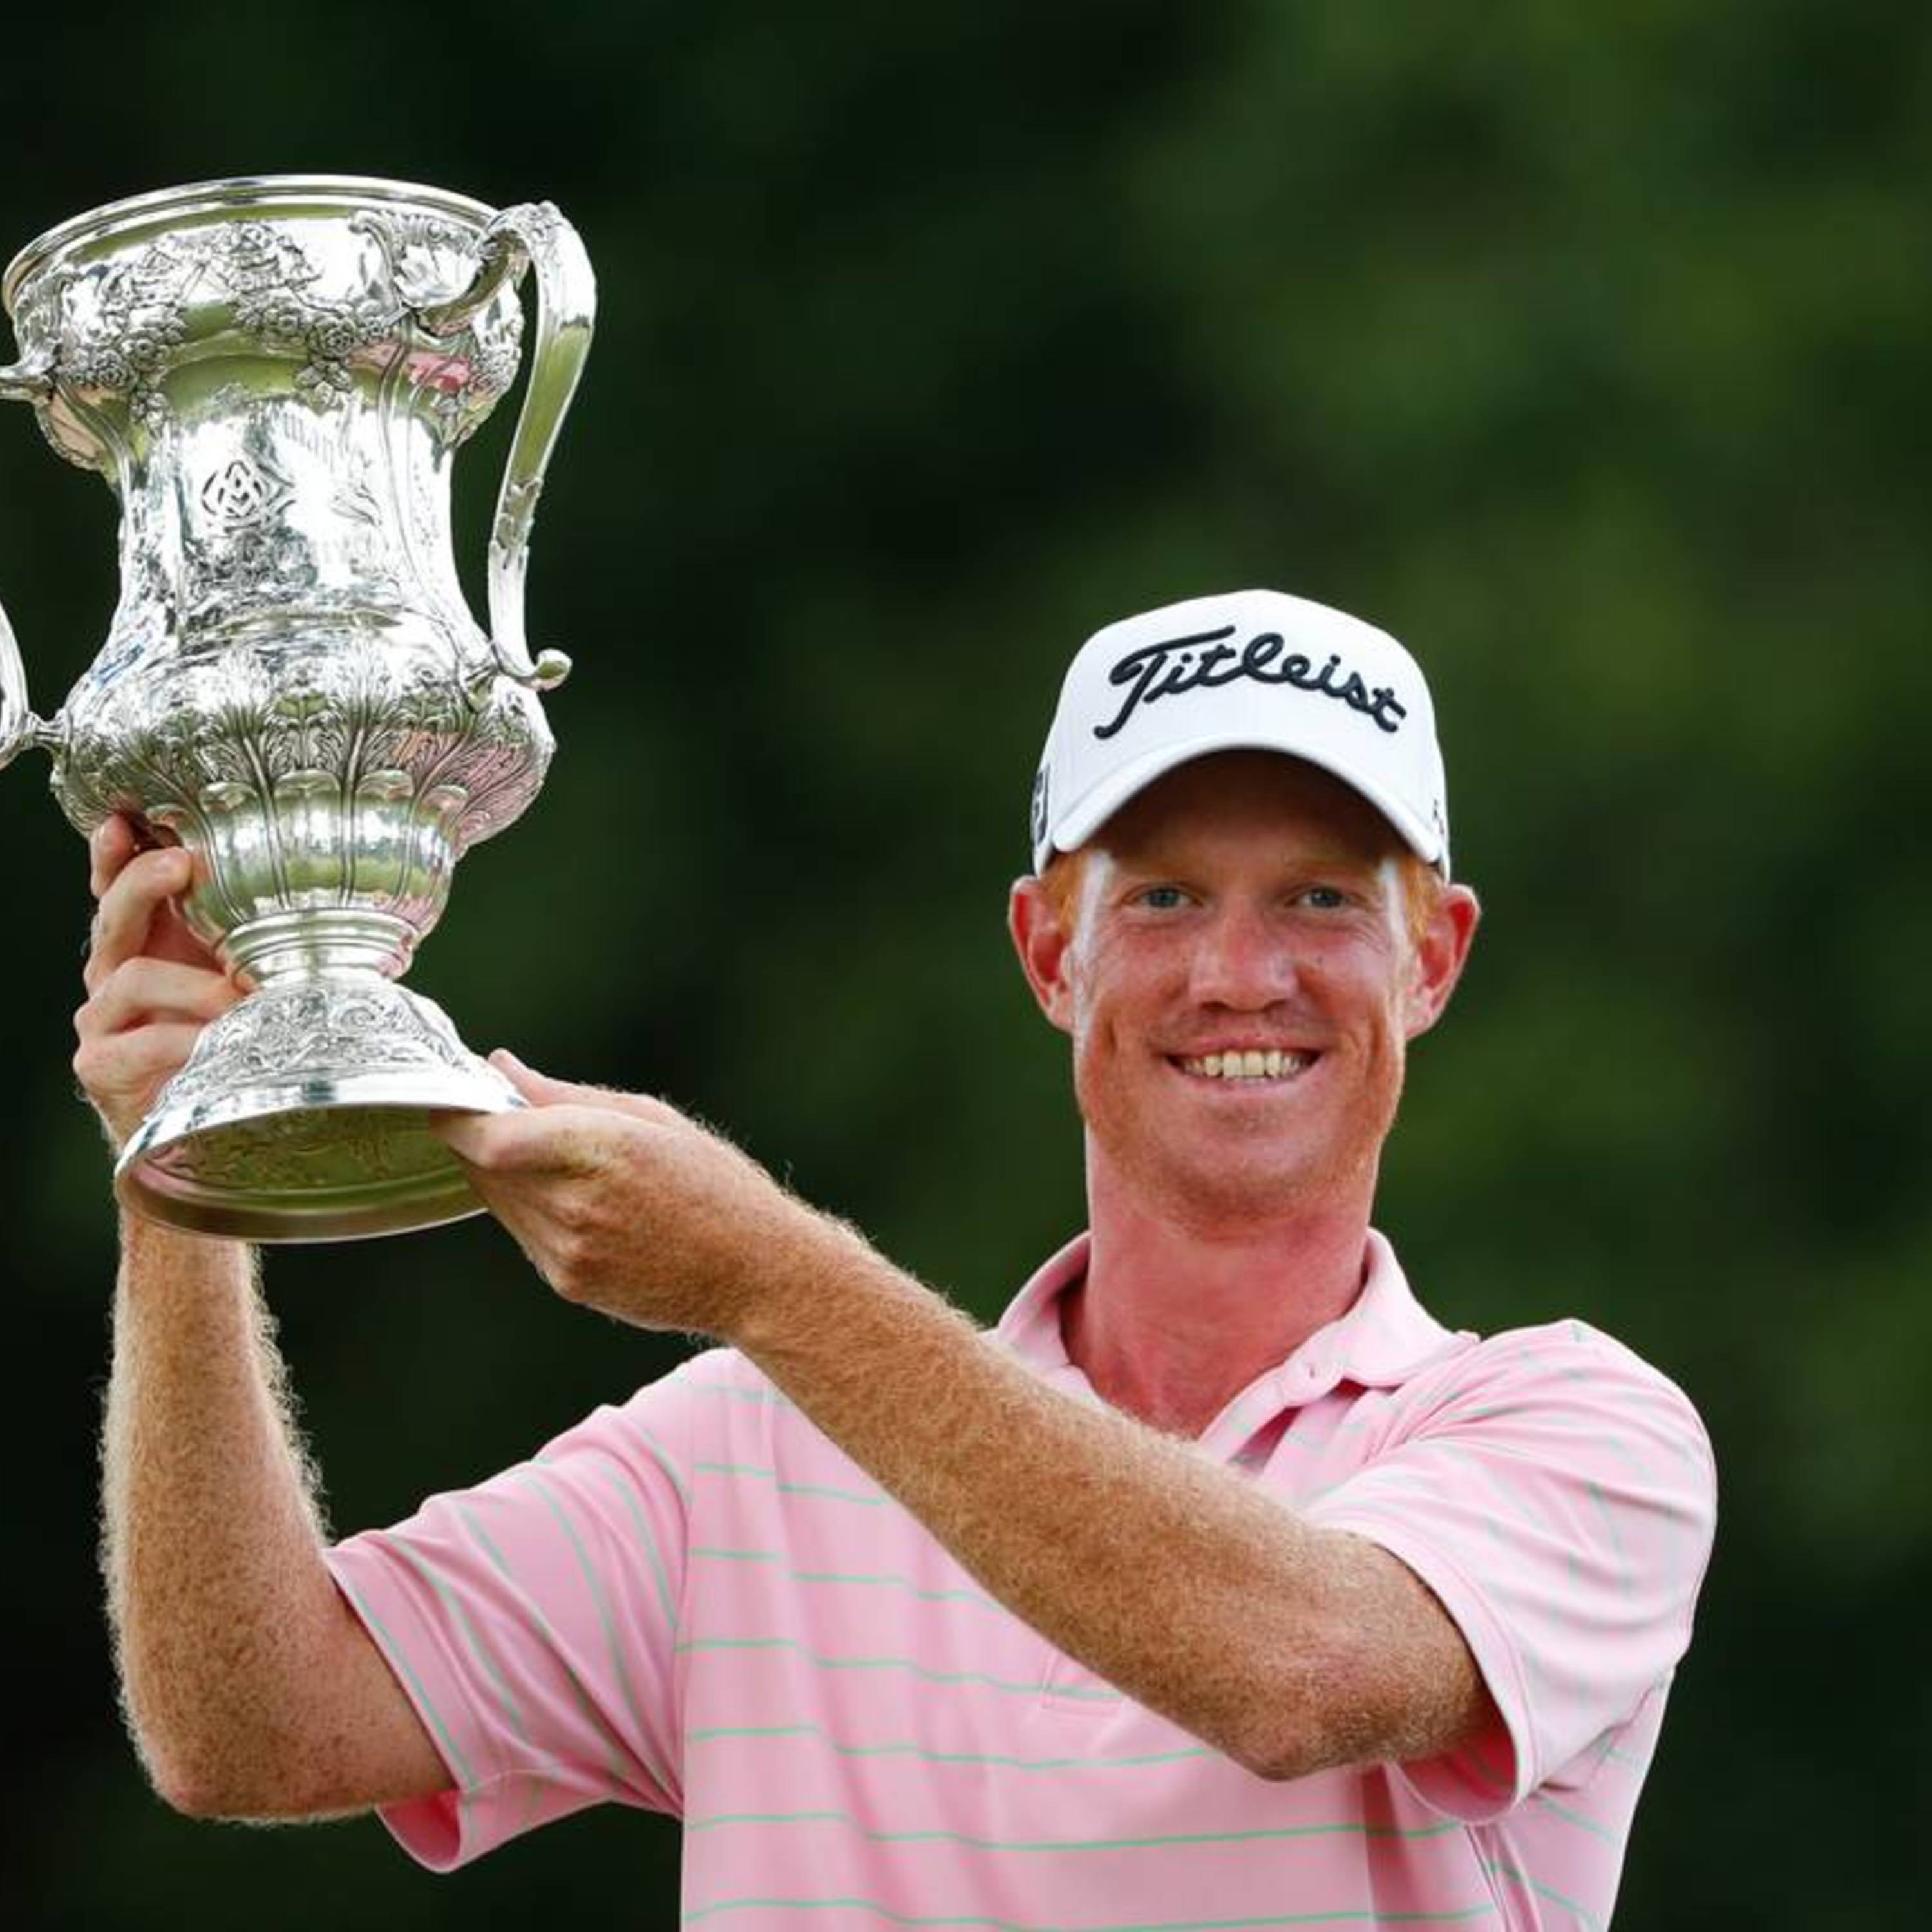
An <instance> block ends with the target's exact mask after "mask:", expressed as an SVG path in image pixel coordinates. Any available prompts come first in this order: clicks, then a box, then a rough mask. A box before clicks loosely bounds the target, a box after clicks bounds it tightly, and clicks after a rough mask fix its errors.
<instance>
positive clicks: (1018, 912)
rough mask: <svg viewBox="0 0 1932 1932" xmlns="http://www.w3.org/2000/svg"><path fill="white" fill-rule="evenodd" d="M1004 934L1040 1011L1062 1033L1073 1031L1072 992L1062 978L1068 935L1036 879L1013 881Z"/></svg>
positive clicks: (1064, 975) (1067, 947)
mask: <svg viewBox="0 0 1932 1932" xmlns="http://www.w3.org/2000/svg"><path fill="white" fill-rule="evenodd" d="M1007 931H1008V932H1010V933H1011V934H1012V935H1013V950H1014V951H1015V952H1016V953H1018V954H1019V956H1020V971H1022V973H1024V974H1025V975H1026V980H1027V984H1028V986H1031V988H1032V989H1033V996H1034V998H1035V999H1036V1000H1037V1001H1039V1002H1040V1011H1041V1012H1042V1013H1044V1014H1045V1015H1046V1016H1047V1018H1048V1019H1049V1020H1051V1021H1052V1022H1053V1024H1054V1025H1055V1026H1057V1027H1058V1028H1059V1029H1060V1030H1061V1032H1062V1033H1071V1032H1072V1031H1073V987H1072V986H1071V984H1070V982H1069V981H1068V979H1067V954H1068V953H1069V950H1070V942H1071V941H1072V940H1073V934H1072V933H1071V932H1070V931H1069V930H1068V929H1067V927H1066V926H1064V925H1063V924H1062V923H1061V917H1060V915H1059V913H1058V912H1056V911H1055V910H1054V907H1053V902H1052V900H1050V899H1049V898H1048V897H1047V895H1046V891H1045V889H1043V887H1042V886H1041V884H1040V881H1039V880H1037V879H1036V878H1025V879H1016V880H1014V881H1013V891H1012V892H1011V893H1010V895H1008V898H1007Z"/></svg>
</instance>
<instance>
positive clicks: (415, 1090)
mask: <svg viewBox="0 0 1932 1932" xmlns="http://www.w3.org/2000/svg"><path fill="white" fill-rule="evenodd" d="M526 1104H527V1103H526V1102H525V1101H524V1100H523V1097H522V1096H521V1095H520V1094H518V1093H517V1091H516V1089H515V1088H514V1087H512V1086H511V1085H510V1083H509V1082H508V1081H507V1080H505V1079H504V1078H503V1076H502V1075H501V1074H499V1073H497V1072H496V1070H495V1069H494V1068H493V1067H490V1065H488V1064H487V1063H486V1062H485V1061H481V1060H479V1059H478V1058H477V1057H476V1055H474V1054H473V1053H472V1052H470V1051H469V1049H468V1048H466V1046H463V1043H462V1042H461V1041H460V1040H458V1037H457V1036H456V1031H455V1028H453V1027H452V1025H450V1023H449V1019H448V1017H447V1016H446V1015H445V1014H444V1013H443V1010H442V1009H441V1008H440V1007H438V1006H437V1005H436V1004H434V1001H429V1000H426V999H425V998H422V996H421V995H419V994H416V993H411V992H406V991H405V990H404V989H403V988H402V987H401V986H395V985H394V984H392V983H391V982H390V981H389V980H385V979H383V978H382V977H380V975H378V974H374V973H372V972H349V973H339V974H334V975H329V976H323V975H320V974H318V975H317V976H316V977H304V978H301V979H298V980H292V981H283V982H278V983H275V984H273V985H271V986H265V987H263V989H261V990H260V992H255V993H251V994H250V995H248V998H246V999H245V1000H243V1001H241V1002H240V1004H239V1005H236V1006H235V1007H231V1008H230V1009H229V1010H228V1011H227V1012H226V1013H223V1015H222V1016H221V1017H220V1019H217V1020H215V1021H214V1022H211V1024H210V1025H208V1027H207V1028H205V1029H204V1030H203V1031H202V1036H201V1037H200V1039H199V1040H197V1041H196V1043H195V1049H194V1052H193V1053H192V1054H191V1055H190V1056H189V1058H188V1060H187V1064H186V1065H184V1067H182V1068H181V1071H180V1072H179V1073H177V1074H176V1075H175V1077H174V1078H173V1079H172V1080H171V1081H169V1082H168V1084H167V1085H166V1086H165V1087H164V1088H162V1089H161V1091H160V1094H159V1096H158V1097H157V1099H156V1100H155V1102H154V1106H153V1108H152V1109H151V1110H150V1111H149V1112H148V1116H147V1118H146V1119H145V1120H144V1121H142V1123H141V1124H140V1126H139V1127H137V1128H136V1130H135V1131H134V1133H133V1135H132V1136H130V1139H129V1140H128V1142H127V1146H126V1147H125V1148H124V1149H123V1150H122V1151H121V1158H120V1160H119V1162H118V1163H117V1164H116V1166H115V1170H114V1190H115V1193H116V1194H117V1195H118V1196H120V1198H121V1201H122V1202H123V1203H124V1205H126V1206H127V1207H128V1208H131V1209H132V1210H133V1211H134V1212H135V1213H136V1214H142V1215H144V1216H145V1217H147V1218H148V1220H154V1221H161V1222H165V1223H167V1224H169V1226H173V1227H177V1228H183V1229H187V1230H188V1231H190V1232H192V1233H194V1234H199V1235H225V1236H227V1237H229V1238H233V1239H235V1240H239V1241H263V1242H285V1241H350V1240H354V1239H356V1238H358V1237H360V1236H363V1235H394V1234H401V1233H403V1232H406V1231H407V1230H408V1229H412V1228H432V1227H435V1226H439V1225H440V1223H443V1222H446V1221H457V1220H462V1219H463V1217H465V1216H466V1215H470V1214H480V1213H481V1212H482V1211H483V1203H482V1202H481V1200H480V1199H478V1196H477V1195H476V1193H475V1190H474V1189H473V1188H472V1187H471V1186H470V1184H469V1178H468V1175H466V1172H465V1171H464V1169H463V1164H462V1163H461V1162H460V1161H459V1160H458V1159H457V1157H455V1154H452V1152H451V1151H450V1150H449V1148H447V1147H446V1146H445V1145H444V1144H443V1142H442V1141H441V1140H440V1139H438V1138H437V1136H436V1135H435V1134H434V1133H433V1132H432V1131H431V1128H430V1126H429V1115H431V1113H432V1112H444V1111H446V1110H449V1109H456V1110H458V1111H459V1112H472V1113H502V1112H506V1111H508V1109H512V1108H516V1107H521V1106H525V1105H526Z"/></svg>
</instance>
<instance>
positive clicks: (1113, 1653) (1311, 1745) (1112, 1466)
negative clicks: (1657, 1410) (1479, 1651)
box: [730, 1224, 1473, 1776]
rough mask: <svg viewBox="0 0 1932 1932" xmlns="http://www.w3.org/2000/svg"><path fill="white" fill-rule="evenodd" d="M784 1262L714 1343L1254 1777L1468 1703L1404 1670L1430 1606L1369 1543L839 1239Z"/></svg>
mask: <svg viewBox="0 0 1932 1932" xmlns="http://www.w3.org/2000/svg"><path fill="white" fill-rule="evenodd" d="M823 1225H824V1224H821V1226H823ZM789 1274H790V1279H789V1280H787V1281H786V1282H785V1283H783V1284H776V1283H775V1284H774V1292H772V1294H770V1295H766V1296H761V1297H760V1298H758V1301H757V1304H756V1306H755V1307H754V1308H752V1309H751V1310H747V1311H746V1312H745V1313H744V1315H743V1316H742V1319H741V1320H740V1321H739V1323H738V1324H737V1325H736V1328H735V1329H734V1332H733V1335H732V1336H731V1337H730V1339H731V1340H733V1341H734V1342H736V1343H737V1344H738V1346H740V1347H741V1348H742V1349H743V1350H744V1351H745V1353H746V1354H747V1355H749V1356H750V1357H751V1358H752V1359H753V1360H754V1361H757V1363H758V1364H759V1365H760V1367H762V1368H763V1370H765V1372H766V1373H767V1374H769V1376H771V1377H772V1379H773V1381H774V1382H776V1383H777V1384H778V1385H779V1386H780V1387H781V1388H783V1389H784V1391H786V1393H787V1394H788V1395H790V1397H791V1398H792V1399H793V1400H794V1401H796V1403H798V1404H799V1406H800V1407H801V1408H802V1409H803V1410H804V1411H805V1412H806V1413H807V1414H808V1415H810V1416H811V1418H812V1420H813V1421H814V1422H815V1423H816V1424H817V1425H818V1426H819V1427H820V1428H821V1429H822V1430H824V1431H825V1433H826V1434H827V1435H828V1436H830V1437H831V1438H832V1440H834V1441H835V1442H838V1444H839V1445H840V1446H841V1448H844V1450H845V1451H846V1452H847V1454H849V1455H850V1456H851V1457H853V1460H855V1461H856V1462H857V1463H859V1464H860V1465H861V1466H863V1467H865V1469H868V1471H870V1472H871V1474H872V1475H874V1477H876V1478H877V1480H878V1481H880V1483H881V1484H883V1486H884V1487H886V1489H887V1490H889V1491H891V1492H892V1493H893V1494H894V1495H895V1496H897V1497H898V1499H899V1500H900V1501H901V1502H903V1503H904V1505H906V1507H907V1508H908V1509H910V1511H912V1512H913V1514H915V1515H916V1516H917V1517H919V1518H920V1520H922V1522H923V1523H925V1524H926V1526H927V1527H928V1528H929V1529H930V1530H931V1531H932V1532H933V1533H934V1535H936V1536H937V1537H938V1538H939V1540H940V1541H941V1542H942V1543H943V1544H945V1545H946V1547H947V1548H948V1549H949V1550H951V1551H952V1553H953V1555H954V1556H956V1558H958V1559H959V1561H960V1562H962V1564H963V1565H965V1567H966V1568H968V1570H969V1571H972V1572H973V1573H974V1575H975V1576H976V1577H977V1578H978V1579H979V1580H980V1582H981V1583H983V1584H984V1585H985V1586H986V1588H987V1589H989V1590H990V1591H991V1592H992V1593H993V1594H994V1595H995V1596H997V1597H998V1598H1000V1599H1001V1601H1002V1602H1004V1603H1005V1604H1007V1606H1008V1607H1010V1609H1012V1610H1013V1611H1014V1612H1015V1613H1016V1614H1018V1615H1019V1616H1022V1618H1024V1619H1025V1620H1026V1621H1027V1622H1028V1623H1030V1624H1031V1625H1033V1626H1034V1628H1036V1629H1037V1630H1038V1631H1040V1632H1041V1633H1042V1634H1043V1635H1044V1636H1046V1637H1047V1638H1049V1640H1051V1641H1052V1642H1053V1643H1055V1644H1056V1645H1057V1646H1058V1647H1059V1648H1060V1649H1062V1650H1064V1651H1065V1652H1067V1654H1068V1655H1070V1656H1072V1657H1074V1658H1078V1659H1079V1661H1082V1663H1084V1664H1086V1665H1087V1666H1088V1668H1090V1669H1091V1670H1094V1671H1095V1672H1097V1673H1098V1674H1100V1676H1103V1677H1104V1678H1106V1679H1107V1680H1108V1681H1109V1682H1112V1683H1113V1684H1115V1685H1117V1686H1118V1687H1119V1688H1121V1690H1123V1691H1126V1692H1127V1693H1128V1694H1130V1696H1132V1697H1135V1698H1136V1699H1137V1700H1139V1701H1140V1702H1141V1703H1144V1704H1146V1705H1147V1706H1149V1707H1150V1708H1151V1709H1155V1710H1158V1711H1160V1712H1163V1714H1164V1715H1166V1716H1168V1717H1169V1718H1172V1719H1173V1720H1174V1721H1175V1722H1176V1723H1177V1724H1180V1725H1181V1726H1182V1727H1184V1729H1186V1730H1188V1731H1190V1732H1191V1733H1193V1734H1194V1735H1195V1736H1198V1737H1200V1738H1202V1739H1204V1740H1205V1742H1208V1743H1210V1744H1211V1745H1214V1746H1215V1747H1216V1748H1217V1749H1220V1750H1221V1751H1224V1752H1226V1754H1228V1755H1229V1756H1230V1757H1233V1758H1235V1759H1236V1760H1238V1761H1239V1762H1241V1763H1244V1764H1245V1765H1247V1766H1249V1767H1250V1769H1254V1770H1256V1771H1258V1772H1262V1773H1264V1774H1265V1775H1272V1776H1289V1775H1300V1774H1301V1773H1302V1772H1306V1771H1309V1770H1312V1769H1316V1768H1318V1767H1319V1766H1322V1765H1325V1764H1334V1763H1352V1762H1360V1761H1364V1760H1368V1759H1370V1758H1373V1757H1378V1756H1384V1755H1406V1754H1410V1753H1411V1752H1412V1751H1417V1750H1421V1749H1426V1748H1432V1747H1433V1748H1439V1746H1440V1744H1441V1742H1442V1741H1443V1739H1444V1738H1445V1736H1446V1735H1447V1734H1448V1733H1452V1732H1454V1730H1457V1728H1458V1727H1460V1725H1461V1724H1463V1721H1464V1717H1463V1713H1465V1712H1466V1710H1467V1709H1468V1706H1469V1700H1470V1699H1471V1697H1472V1695H1473V1688H1472V1682H1471V1679H1470V1677H1469V1676H1463V1675H1459V1673H1457V1671H1456V1670H1454V1668H1453V1667H1452V1668H1451V1670H1449V1671H1448V1673H1447V1681H1446V1682H1444V1683H1442V1684H1441V1685H1430V1684H1427V1683H1424V1682H1416V1681H1415V1679H1416V1678H1417V1677H1418V1676H1419V1675H1420V1673H1418V1672H1417V1671H1415V1670H1413V1669H1409V1668H1406V1667H1404V1664H1403V1659H1405V1658H1412V1657H1413V1656H1414V1655H1415V1652H1414V1650H1413V1649H1412V1646H1411V1643H1410V1640H1411V1637H1412V1632H1411V1631H1409V1629H1408V1628H1405V1625H1406V1620H1407V1619H1409V1617H1410V1616H1411V1615H1412V1613H1414V1614H1416V1615H1418V1616H1421V1617H1424V1618H1436V1617H1439V1614H1440V1613H1439V1611H1437V1610H1436V1609H1435V1608H1434V1607H1433V1603H1430V1604H1425V1603H1423V1602H1420V1601H1417V1602H1412V1601H1409V1599H1410V1598H1411V1597H1413V1598H1417V1599H1421V1598H1426V1594H1427V1593H1426V1592H1424V1591H1423V1590H1422V1586H1421V1585H1420V1584H1419V1583H1416V1582H1415V1580H1414V1579H1413V1578H1412V1577H1409V1574H1408V1573H1407V1572H1406V1571H1402V1570H1401V1569H1400V1566H1399V1565H1395V1564H1394V1559H1391V1558H1389V1557H1388V1556H1386V1555H1385V1553H1382V1552H1381V1551H1379V1550H1375V1549H1373V1547H1370V1546H1369V1545H1367V1544H1363V1543H1361V1542H1360V1541H1358V1539H1356V1538H1353V1537H1349V1536H1347V1535H1343V1534H1341V1533H1339V1532H1324V1531H1322V1530H1319V1529H1316V1528H1315V1527H1313V1526H1310V1525H1308V1524H1307V1523H1304V1522H1302V1521H1301V1520H1300V1519H1299V1518H1298V1517H1296V1516H1295V1514H1294V1513H1293V1512H1292V1511H1290V1510H1289V1509H1288V1508H1286V1507H1285V1506H1284V1505H1282V1504H1281V1503H1280V1502H1279V1501H1277V1499H1273V1498H1271V1497H1270V1496H1267V1495H1266V1494H1265V1493H1262V1492H1261V1491H1259V1490H1257V1489H1256V1487H1254V1486H1253V1485H1252V1484H1250V1483H1249V1482H1247V1481H1246V1480H1245V1479H1244V1478H1241V1477H1238V1476H1237V1475H1234V1474H1233V1473H1232V1472H1229V1471H1228V1470H1226V1469H1222V1468H1220V1467H1219V1466H1217V1465H1215V1464H1214V1463H1211V1462H1210V1461H1209V1460H1208V1459H1207V1458H1206V1457H1204V1456H1202V1454H1199V1452H1198V1451H1195V1450H1194V1449H1193V1448H1190V1446H1189V1445H1186V1444H1184V1443H1182V1442H1178V1441H1177V1440H1175V1439H1172V1438H1170V1437H1166V1436H1161V1435H1160V1434H1158V1433H1157V1432H1155V1431H1154V1430H1151V1429H1148V1428H1146V1427H1143V1426H1142V1424H1139V1423H1137V1422H1136V1421H1133V1420H1132V1419H1131V1418H1128V1417H1127V1416H1125V1415H1121V1414H1120V1413H1118V1412H1115V1411H1113V1410H1111V1409H1103V1408H1097V1407H1094V1406H1090V1405H1088V1404H1086V1403H1082V1402H1079V1401H1077V1400H1073V1399H1072V1398H1070V1397H1066V1396H1064V1395H1061V1394H1058V1393H1057V1392H1056V1391H1053V1390H1051V1389H1049V1388H1046V1386H1045V1385H1043V1384H1042V1383H1041V1382H1039V1381H1038V1380H1037V1379H1036V1378H1035V1377H1034V1376H1031V1375H1030V1374H1029V1373H1028V1372H1027V1371H1026V1370H1025V1369H1024V1368H1023V1367H1022V1366H1021V1365H1020V1364H1018V1363H1016V1362H1015V1361H1013V1360H1012V1359H1011V1358H1009V1357H1007V1355H1004V1353H1003V1352H1001V1351H1000V1350H999V1349H997V1348H995V1347H994V1346H992V1345H991V1344H990V1343H989V1342H988V1340H986V1338H985V1337H983V1335H981V1334H980V1333H979V1332H978V1331H976V1330H975V1329H974V1328H973V1327H972V1325H971V1324H970V1323H969V1322H967V1321H966V1320H965V1318H964V1317H962V1316H960V1315H959V1313H957V1312H956V1311H955V1310H953V1309H951V1308H950V1307H948V1306H947V1304H945V1303H944V1302H942V1301H940V1300H939V1299H938V1298H937V1297H935V1296H934V1295H931V1294H929V1292H927V1291H926V1290H925V1289H922V1288H921V1287H920V1286H919V1285H918V1284H917V1283H915V1282H913V1281H911V1280H910V1279H908V1278H907V1277H905V1276H904V1275H902V1274H899V1273H898V1271H896V1270H894V1269H892V1268H890V1267H889V1265H887V1264H886V1263H885V1262H883V1260H882V1259H880V1257H878V1256H877V1255H876V1254H874V1253H872V1251H871V1250H869V1249H867V1248H865V1247H864V1246H863V1244H861V1243H859V1241H857V1239H856V1237H850V1238H836V1239H835V1238H832V1237H830V1236H825V1237H822V1238H816V1239H814V1241H812V1242H811V1244H802V1246H801V1250H800V1252H799V1255H798V1256H797V1257H796V1259H795V1260H794V1261H793V1263H792V1264H791V1265H790V1270H789ZM1451 1662H1452V1665H1453V1663H1454V1659H1453V1658H1452V1660H1451Z"/></svg>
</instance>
